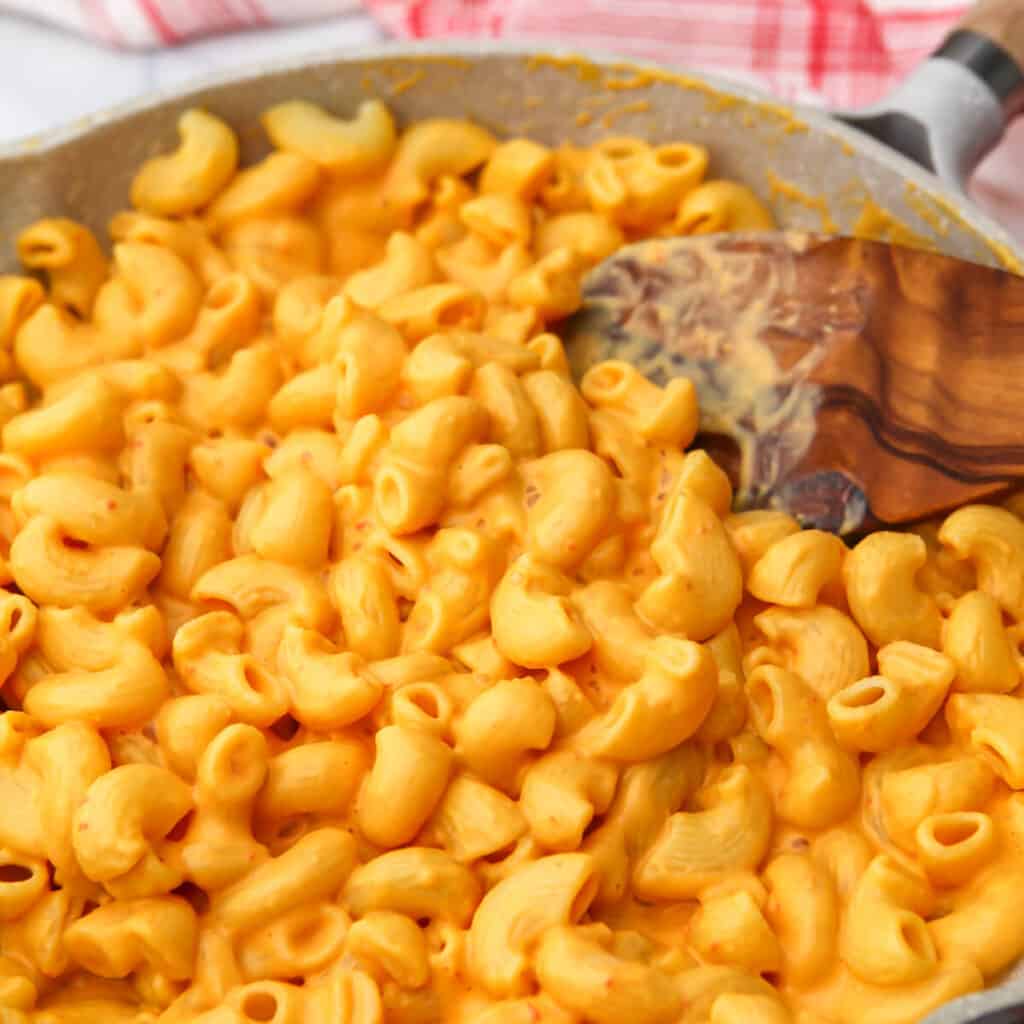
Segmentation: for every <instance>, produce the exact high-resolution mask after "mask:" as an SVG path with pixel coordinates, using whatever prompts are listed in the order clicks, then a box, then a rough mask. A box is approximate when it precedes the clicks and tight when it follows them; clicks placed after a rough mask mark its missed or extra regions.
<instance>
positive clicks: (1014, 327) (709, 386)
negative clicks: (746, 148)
mask: <svg viewBox="0 0 1024 1024" xmlns="http://www.w3.org/2000/svg"><path fill="white" fill-rule="evenodd" d="M585 296H586V303H585V305H584V308H583V310H582V311H581V313H580V314H577V316H576V317H575V318H573V320H572V321H570V323H569V324H568V332H567V341H568V348H569V352H570V357H571V358H572V360H573V365H574V369H575V370H576V372H577V373H582V372H583V370H584V369H585V368H586V366H588V365H591V364H592V363H593V362H596V361H598V360H600V359H607V358H621V359H626V360H629V361H632V362H634V363H636V365H638V366H639V367H640V369H641V370H642V371H643V372H645V373H646V374H647V375H648V376H650V377H651V378H652V379H654V380H655V381H659V382H661V381H664V379H665V378H666V377H668V376H673V375H678V374H680V373H684V374H687V375H688V376H691V377H692V378H693V379H694V381H695V383H696V384H697V389H698V393H699V396H700V399H701V406H702V414H703V417H704V418H703V419H702V429H703V430H705V431H707V432H709V433H711V434H714V435H718V436H722V435H724V436H725V437H727V438H729V439H730V441H731V443H732V444H734V445H735V446H736V447H737V449H738V450H739V451H740V452H741V454H742V455H743V457H742V458H741V459H739V460H733V463H732V465H731V466H730V468H731V470H732V472H733V475H734V476H735V477H736V479H735V483H736V484H737V498H738V502H739V504H740V505H741V506H744V507H752V506H763V505H782V506H785V507H788V508H790V509H791V510H792V511H794V512H796V513H798V514H800V515H802V517H803V518H804V519H805V520H809V521H814V522H818V523H819V524H820V525H827V526H829V527H830V528H833V529H841V530H843V531H844V532H845V531H856V530H860V529H863V528H864V527H865V526H871V525H877V524H878V523H902V522H907V521H910V520H913V519H918V518H921V517H923V516H927V515H931V514H933V513H936V512H939V511H942V510H944V509H947V508H950V507H952V506H954V505H959V504H963V503H965V502H969V501H974V500H978V499H981V498H984V497H988V496H990V495H992V494H994V493H996V492H997V491H999V490H1001V489H1004V488H1005V487H1007V486H1008V485H1009V484H1010V483H1012V482H1013V481H1014V480H1017V479H1019V478H1021V477H1022V476H1024V278H1020V277H1016V276H1014V275H1011V274H1007V273H1005V272H1002V271H997V270H992V269H990V268H987V267H981V266H977V265H975V264H970V263H965V262H963V261H960V260H955V259H952V258H949V257H945V256H940V255H937V254H935V253H931V252H920V251H917V250H912V249H906V248H902V247H898V246H888V245H884V244H881V243H876V242H866V241H860V240H856V239H847V238H825V237H821V236H813V235H798V234H793V233H765V234H759V235H753V234H751V235H718V236H708V237H706V238H688V239H664V240H655V241H650V242H643V243H640V244H639V245H635V246H630V247H628V248H626V249H624V250H622V251H621V252H620V253H619V254H617V255H615V256H613V257H612V258H611V259H610V260H608V261H606V262H605V263H604V264H602V265H601V266H599V267H598V268H596V269H595V270H594V271H593V272H592V273H591V275H590V277H589V278H588V280H587V282H586V287H585ZM858 494H860V495H861V497H860V498H858ZM865 498H866V501H865V500H864V499H865ZM858 501H859V504H857V502H858ZM836 502H840V503H843V507H842V508H837V507H836ZM851 513H852V514H851Z"/></svg>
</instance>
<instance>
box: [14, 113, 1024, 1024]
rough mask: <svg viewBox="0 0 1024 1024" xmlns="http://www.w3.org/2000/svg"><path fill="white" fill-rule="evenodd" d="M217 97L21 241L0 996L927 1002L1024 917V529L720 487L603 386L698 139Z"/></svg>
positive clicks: (992, 970) (813, 1007) (990, 961)
mask: <svg viewBox="0 0 1024 1024" xmlns="http://www.w3.org/2000/svg"><path fill="white" fill-rule="evenodd" d="M263 124H264V127H265V129H266V132H267V134H268V136H269V138H270V140H271V142H272V143H273V144H274V147H275V148H274V149H273V151H272V152H271V153H270V155H268V156H266V157H265V158H264V159H262V160H261V161H259V162H258V163H255V164H253V165H252V166H249V167H247V168H245V169H242V170H239V168H238V142H237V139H236V137H235V134H234V132H233V131H232V129H231V128H230V127H229V126H228V125H227V124H226V123H224V122H223V121H222V120H221V119H220V118H218V117H217V116H215V115H214V114H212V113H209V112H206V111H202V110H191V111H187V112H186V113H184V114H183V115H182V116H181V118H180V121H179V123H178V129H179V133H180V143H179V145H178V147H177V149H175V150H174V151H173V152H171V153H168V154H164V155H158V156H155V157H153V158H152V159H151V160H149V161H147V162H146V163H145V164H144V166H143V167H142V168H141V169H140V170H139V172H138V174H137V176H136V178H135V180H134V183H133V186H132V189H131V199H132V204H133V207H134V209H132V210H130V211H126V212H124V213H121V214H118V215H117V216H116V217H115V218H114V219H113V221H112V223H111V225H110V235H111V238H112V239H113V242H114V245H113V249H112V253H111V255H110V257H109V258H108V256H107V255H106V254H105V252H104V250H103V248H102V247H101V245H100V243H99V242H98V240H97V239H96V238H95V237H94V236H93V235H92V234H91V233H90V232H89V231H88V230H87V229H86V228H85V227H83V226H81V225H79V224H76V223H75V222H73V221H71V220H68V219H65V218H51V219H46V220H41V221H39V222H37V223H35V224H33V225H30V226H28V227H27V228H26V229H25V231H24V232H23V233H22V234H21V236H20V237H19V238H18V240H17V251H18V255H19V258H20V259H21V262H22V264H23V265H24V267H25V271H26V273H25V274H24V275H21V276H18V275H8V276H5V277H0V357H2V358H0V375H2V376H0V412H2V416H0V429H2V448H3V451H2V453H0V573H2V580H0V685H2V687H3V691H2V697H3V701H4V708H5V710H4V711H3V713H2V714H0V1017H2V1018H3V1020H4V1021H11V1022H12V1024H13V1022H25V1024H28V1022H35V1024H72V1022H75V1021H110V1022H119V1021H123V1022H134V1024H179V1022H180V1024H184V1022H194V1024H255V1022H261V1021H262V1022H273V1024H299V1022H305V1021H309V1022H319V1021H324V1022H326V1021H332V1022H337V1024H431V1022H438V1024H441V1022H445V1024H473V1022H480V1024H483V1022H486V1024H538V1022H542V1021H543V1022H548V1024H583V1022H592V1024H626V1022H627V1021H628V1022H637V1024H683V1022H685V1024H796V1022H800V1024H812V1022H815V1024H860V1022H861V1021H863V1020H872V1021H886V1022H892V1024H910V1022H912V1021H916V1020H918V1019H920V1018H921V1017H922V1016H923V1015H925V1014H926V1013H927V1012H929V1011H930V1010H931V1009H932V1008H934V1007H935V1006H937V1005H939V1004H940V1003H942V1002H944V1001H945V1000H948V999H950V998H953V997H955V996H956V995H958V994H961V993H964V992H969V991H972V990H974V989H977V988H979V987H981V986H982V985H983V984H985V983H986V981H988V980H990V979H992V978H993V977H994V976H995V975H996V974H997V973H998V972H999V971H1001V970H1003V969H1004V968H1005V967H1006V966H1007V965H1008V964H1010V963H1012V962H1013V961H1014V960H1015V959H1016V958H1017V957H1019V956H1020V955H1021V954H1022V953H1024V931H1022V930H1021V927H1020V919H1021V915H1022V913H1024V897H1022V893H1024V859H1022V858H1021V855H1020V852H1019V851H1020V850H1021V849H1022V848H1024V846H1022V843H1024V795H1022V794H1024V697H1022V696H1021V693H1020V689H1019V687H1020V681H1021V665H1022V654H1021V640H1022V637H1024V523H1022V522H1021V520H1020V519H1019V518H1018V516H1017V515H1016V514H1015V512H1014V511H1013V507H1014V506H1008V507H1006V508H1003V507H997V506H973V507H968V508H963V509H960V510H958V511H957V512H955V513H953V514H952V515H951V516H949V517H948V518H947V519H946V520H945V522H944V523H942V524H941V526H939V527H937V528H936V527H929V528H923V529H922V530H921V531H920V532H919V533H917V532H905V533H899V534H897V533H878V534H875V535H873V536H869V537H867V538H866V539H864V540H862V541H861V542H860V543H859V544H857V545H856V546H855V547H853V548H852V550H851V549H848V548H847V546H846V545H845V544H843V543H842V542H840V541H839V540H838V539H836V538H835V537H832V536H830V535H827V534H823V533H821V532H819V531H813V530H808V531H801V530H800V529H799V524H798V523H796V522H795V521H794V520H793V519H791V518H790V517H788V516H787V515H785V514H784V513H781V512H776V511H758V512H745V513H741V514H736V515H732V514H730V504H731V498H732V494H731V488H730V485H729V481H728V479H727V477H726V476H725V474H724V473H723V472H722V471H721V470H720V469H719V468H718V467H717V466H716V465H715V464H714V463H713V462H711V460H710V459H709V458H708V457H707V456H706V455H705V454H704V453H703V452H701V451H691V452H689V453H686V452H685V449H686V448H687V447H688V446H689V445H690V444H691V443H692V442H693V439H694V436H695V434H696V431H697V426H698V409H697V402H696V395H695V391H694V388H693V385H692V384H691V383H690V381H688V380H685V379H680V380H674V381H671V382H669V383H668V384H667V385H665V386H659V385H656V384H654V383H652V382H650V381H648V380H647V379H645V378H644V377H643V376H641V375H640V374H639V373H638V372H637V370H636V369H635V368H633V367H632V366H630V365H629V364H627V363H624V362H615V361H613V362H606V363H603V364H600V365H598V366H594V367H592V368H591V369H590V370H589V371H588V372H587V373H586V374H585V376H584V377H583V379H582V381H581V382H580V386H579V388H577V387H576V385H575V383H574V382H573V380H572V378H571V377H570V375H569V370H568V364H567V361H566V356H565V352H564V351H563V349H562V344H561V342H560V340H559V338H558V335H557V327H556V324H557V321H558V320H559V319H560V318H561V317H563V316H565V315H566V314H568V313H571V312H572V311H573V310H575V309H576V308H577V306H578V305H579V303H580V295H581V292H580V285H581V280H582V277H583V275H584V274H585V273H586V272H587V270H588V269H589V268H591V267H592V266H594V265H595V264H596V263H597V262H599V261H600V260H602V259H603V258H605V257H606V256H608V255H609V254H610V253H612V252H613V251H614V250H615V249H617V248H618V247H619V246H621V245H622V244H624V243H625V242H627V241H630V240H634V239H637V238H641V237H648V236H652V235H672V234H679V233H695V232H707V231H719V230H734V229H745V228H748V229H749V228H759V227H767V226H770V225H771V224H772V219H771V215H770V214H769V212H768V211H767V210H766V209H765V208H764V207H763V206H762V204H761V203H760V202H759V201H758V200H757V198H756V197H755V196H754V195H753V194H752V193H751V192H750V190H749V189H747V188H745V187H744V186H742V185H740V184H738V183H735V182H729V181H723V180H715V179H706V174H707V169H708V154H707V152H706V151H705V150H704V149H703V148H701V147H699V146H695V145H690V144H686V143H678V144H670V145H657V146H655V145H650V144H648V143H646V142H644V141H642V140H640V139H635V138H608V139H604V140H602V141H600V142H597V143H596V144H594V145H591V146H589V147H579V146H574V145H569V144H566V145H563V146H561V147H559V148H558V149H551V148H549V147H547V146H544V145H541V144H540V143H538V142H534V141H531V140H528V139H511V140H505V141H499V140H498V139H496V138H494V137H493V136H492V135H491V133H490V132H488V131H486V130H485V129H483V128H482V127H480V126H477V125H474V124H471V123H469V122H466V121H461V120H454V119H434V120H426V121H422V122H420V123H417V124H413V125H411V126H408V127H406V128H405V129H404V130H399V128H398V127H397V126H396V124H395V122H394V119H393V118H392V116H391V114H390V112H389V111H388V109H387V108H386V107H385V106H384V104H382V103H380V102H377V101H368V102H366V103H363V104H362V105H361V106H360V107H359V108H358V109H357V110H355V111H351V112H348V113H347V114H346V115H342V116H337V115H335V114H334V113H332V112H329V111H326V110H323V109H320V108H319V107H316V106H314V105H312V104H310V103H307V102H304V101H291V102H284V103H280V104H278V105H276V106H274V107H272V108H271V109H270V110H268V111H267V112H266V114H265V116H264V119H263Z"/></svg>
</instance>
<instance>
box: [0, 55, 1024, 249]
mask: <svg viewBox="0 0 1024 1024" xmlns="http://www.w3.org/2000/svg"><path fill="white" fill-rule="evenodd" d="M486 57H522V58H525V59H530V58H555V59H563V60H572V59H576V60H580V61H584V62H587V63H589V64H591V65H592V66H596V67H599V68H608V69H609V70H617V71H626V70H632V69H636V71H637V72H640V73H642V72H644V71H648V72H655V73H661V74H667V75H670V76H672V75H677V76H679V78H680V79H692V80H694V81H699V82H700V83H702V84H704V85H707V86H708V87H710V88H711V89H713V90H715V91H716V92H719V93H721V94H722V95H724V96H727V97H729V98H731V99H736V100H738V101H740V102H742V103H745V104H747V105H749V106H751V107H755V108H756V107H758V106H761V107H764V106H766V105H767V106H769V107H772V108H775V109H777V110H779V111H785V112H788V113H791V114H792V115H794V116H795V117H796V118H798V119H799V120H801V121H804V122H805V123H806V124H807V126H808V128H809V129H811V130H813V131H815V132H818V133H822V134H825V135H826V136H828V137H830V138H831V139H833V140H835V142H836V143H837V144H838V145H840V146H843V145H845V146H849V147H852V149H853V150H854V151H855V152H856V153H857V154H859V155H862V156H864V157H866V158H867V159H868V160H870V161H871V162H872V163H877V164H881V165H883V166H888V167H889V169H890V170H894V171H896V172H897V173H898V174H899V175H900V176H901V177H902V178H903V179H904V180H905V181H906V182H907V183H908V184H909V185H911V186H913V187H915V188H917V189H920V190H922V191H924V192H925V193H927V194H931V195H934V196H937V197H939V199H940V200H941V201H942V202H943V203H944V204H950V205H952V206H953V208H955V209H956V211H957V215H958V217H959V218H960V219H961V220H962V221H964V222H965V226H967V227H968V228H969V229H970V230H971V231H972V232H973V233H976V234H977V235H978V237H979V240H981V241H984V242H986V243H988V245H989V246H990V248H992V249H993V251H994V252H995V251H997V250H998V249H1000V248H1002V249H1004V250H1007V251H1009V253H1011V254H1012V255H1013V256H1014V257H1015V258H1016V259H1017V260H1018V261H1019V262H1020V263H1021V264H1024V240H1020V239H1017V238H1015V237H1014V236H1013V235H1011V234H1010V232H1009V231H1008V230H1007V229H1006V228H1005V227H1003V226H1002V225H1001V224H999V223H998V222H997V221H996V220H994V219H993V218H992V217H991V216H990V215H989V214H988V213H986V212H985V211H984V210H983V209H982V208H981V207H980V206H979V205H978V204H977V203H976V202H975V201H974V200H973V199H971V198H970V197H969V196H967V195H964V194H963V193H960V192H958V191H957V190H956V189H954V188H952V187H950V186H949V185H947V184H946V183H945V182H943V181H942V180H941V179H940V178H938V177H937V176H936V175H935V174H933V173H932V172H931V171H928V170H926V169H925V168H923V167H921V166H920V165H919V164H917V163H915V162H914V161H913V160H911V159H910V158H909V157H906V156H904V155H903V154H902V153H900V152H898V151H897V150H895V149H892V148H890V147H889V146H886V145H884V144H883V143H881V142H879V141H878V140H877V139H874V138H872V137H871V136H870V135H867V134H866V133H864V132H861V131H859V130H858V129H856V128H854V127H852V126H851V125H848V124H845V123H844V122H842V121H840V120H838V119H837V118H836V117H833V116H832V115H831V114H830V113H829V112H828V111H827V110H823V109H820V108H816V107H811V106H808V105H805V104H801V103H791V102H787V101H785V100H782V99H780V98H778V97H776V96H773V95H772V94H771V93H769V92H765V91H763V90H760V89H757V88H754V87H753V86H749V85H746V84H744V83H742V82H736V81H733V80H731V79H728V78H725V77H723V76H720V75H716V74H713V73H708V72H704V71H696V70H690V69H688V68H686V67H674V66H672V65H670V64H666V63H665V62H662V61H656V60H646V59H644V58H639V57H633V56H629V55H626V54H618V53H614V52H611V51H606V50H600V49H591V48H589V47H578V46H572V45H567V44H565V43H564V42H558V41H555V40H548V39H544V38H541V37H537V38H530V39H524V40H495V39H474V38H468V37H460V38H452V39H444V40H420V41H394V42H383V43H378V44H375V45H373V46H367V47H362V46H361V47H359V48H358V49H357V48H353V47H345V48H329V49H322V50H313V51H310V52H308V53H305V54H299V55H297V56H296V55H291V56H288V57H283V58H279V59H275V60H267V61H261V62H259V63H258V64H256V65H255V66H254V67H253V68H252V69H248V70H246V71H243V72H241V73H239V72H237V71H233V70H227V71H215V72H210V73H207V74H203V75H198V76H196V77H194V78H191V79H189V80H188V81H187V82H185V83H183V84H179V85H177V86H173V87H168V88H164V89H159V90H157V91H156V92H154V93H152V94H150V95H148V96H144V97H138V98H133V99H130V100H126V101H124V102H122V103H116V104H112V105H109V106H106V107H102V108H100V109H99V110H97V111H95V112H94V113H90V114H87V115H84V116H82V117H79V118H76V119H74V120H72V121H69V122H66V123H64V124H61V125H57V126H56V127H54V128H50V129H47V130H45V131H44V132H40V133H36V134H34V135H30V136H28V137H26V138H22V139H17V140H14V141H12V142H6V143H0V165H2V164H6V163H11V162H15V161H18V162H21V161H31V162H32V163H35V162H40V161H43V160H45V159H47V158H49V157H51V156H54V155H56V154H59V153H60V151H61V150H63V149H64V148H65V147H67V146H70V145H72V144H73V143H75V142H77V141H79V140H80V139H82V138H85V137H87V136H89V135H91V134H94V133H97V132H99V131H100V130H102V129H105V128H108V127H110V126H112V125H116V124H117V123H119V122H122V121H126V120H128V119H130V118H133V117H136V116H138V115H140V114H147V113H152V112H156V111H158V110H160V109H161V108H163V107H166V106H168V105H171V104H180V103H181V102H182V101H186V100H188V99H189V98H190V97H192V96H197V95H199V94H201V93H206V92H209V91H210V90H216V89H218V88H223V87H228V86H237V85H244V84H245V83H248V82H255V81H259V80H262V79H265V78H268V77H273V76H276V75H283V74H287V73H289V72H296V71H311V72H316V71H318V70H324V69H327V68H330V67H333V66H336V65H342V64H352V63H364V62H368V61H371V62H372V61H386V60H402V59H409V60H415V59H417V58H418V59H431V58H439V59H451V60H458V59H465V60H475V59H479V58H486ZM1004 269H1005V268H1004Z"/></svg>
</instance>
